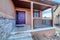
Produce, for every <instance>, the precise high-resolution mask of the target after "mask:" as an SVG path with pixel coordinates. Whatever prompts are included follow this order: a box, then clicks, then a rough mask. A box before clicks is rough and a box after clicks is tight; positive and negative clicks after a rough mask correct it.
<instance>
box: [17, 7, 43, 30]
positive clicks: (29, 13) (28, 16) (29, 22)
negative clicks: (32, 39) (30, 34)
mask: <svg viewBox="0 0 60 40" xmlns="http://www.w3.org/2000/svg"><path fill="white" fill-rule="evenodd" d="M16 10H18V11H25V12H26V24H27V25H30V28H31V29H32V27H31V11H30V9H26V8H16ZM41 18H42V13H40V17H39V18H33V19H38V20H37V22H36V23H37V24H38V22H39V19H41ZM40 22H41V21H40Z"/></svg>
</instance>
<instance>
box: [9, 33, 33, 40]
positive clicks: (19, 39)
mask: <svg viewBox="0 0 60 40" xmlns="http://www.w3.org/2000/svg"><path fill="white" fill-rule="evenodd" d="M8 40H33V38H32V35H31V33H21V34H20V33H17V34H13V35H10V36H9V37H8Z"/></svg>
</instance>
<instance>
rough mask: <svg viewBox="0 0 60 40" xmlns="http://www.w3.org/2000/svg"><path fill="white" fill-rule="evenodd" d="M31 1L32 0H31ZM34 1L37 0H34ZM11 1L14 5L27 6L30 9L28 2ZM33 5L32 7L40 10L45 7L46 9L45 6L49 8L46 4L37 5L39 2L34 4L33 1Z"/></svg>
mask: <svg viewBox="0 0 60 40" xmlns="http://www.w3.org/2000/svg"><path fill="white" fill-rule="evenodd" d="M33 1H34V0H33ZM35 1H37V0H35ZM13 3H14V5H15V7H20V8H28V9H30V2H25V1H19V0H13ZM42 3H44V2H42ZM45 4H46V2H45ZM49 5H51V4H49ZM52 5H55V4H52ZM33 6H34V9H37V10H42V11H43V10H45V9H47V8H50V7H48V6H44V5H39V4H35V3H34V5H33Z"/></svg>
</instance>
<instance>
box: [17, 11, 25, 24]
mask: <svg viewBox="0 0 60 40" xmlns="http://www.w3.org/2000/svg"><path fill="white" fill-rule="evenodd" d="M16 14H17V15H16V23H17V24H25V12H24V11H16Z"/></svg>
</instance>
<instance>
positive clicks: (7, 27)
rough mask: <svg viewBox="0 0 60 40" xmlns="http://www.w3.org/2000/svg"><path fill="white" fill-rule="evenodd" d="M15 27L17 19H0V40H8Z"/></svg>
mask: <svg viewBox="0 0 60 40" xmlns="http://www.w3.org/2000/svg"><path fill="white" fill-rule="evenodd" d="M14 27H15V19H8V18H4V17H0V40H6V37H8V35H9V33H10V32H11V31H12V29H13V28H14Z"/></svg>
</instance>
